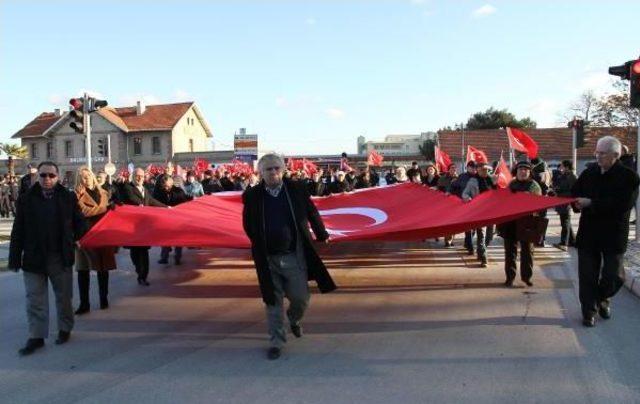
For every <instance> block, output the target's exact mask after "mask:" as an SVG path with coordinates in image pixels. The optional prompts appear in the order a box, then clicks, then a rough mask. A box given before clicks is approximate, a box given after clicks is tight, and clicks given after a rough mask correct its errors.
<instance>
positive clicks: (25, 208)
mask: <svg viewBox="0 0 640 404" xmlns="http://www.w3.org/2000/svg"><path fill="white" fill-rule="evenodd" d="M58 174H59V172H58V166H57V165H56V164H55V163H52V162H42V163H40V165H39V166H38V182H36V183H35V184H34V185H32V186H31V188H29V189H28V190H27V191H26V192H25V193H24V194H23V195H21V196H20V197H19V198H18V204H17V212H16V219H15V221H14V222H13V229H12V230H11V245H10V247H9V264H8V267H9V268H10V269H11V270H13V271H16V272H17V271H18V270H19V269H20V268H22V270H23V272H24V285H25V290H26V294H27V318H28V321H29V334H30V337H29V340H28V341H27V344H26V346H25V347H24V348H22V349H20V351H19V353H20V354H21V355H29V354H31V353H33V352H34V351H35V350H36V349H38V348H41V347H42V346H44V339H45V338H47V337H48V335H49V296H48V289H49V286H48V282H47V281H49V282H51V286H52V288H53V292H54V293H55V296H56V310H57V315H58V338H57V339H56V344H58V345H59V344H64V343H65V342H67V341H68V340H69V337H70V335H71V329H72V328H73V324H74V321H73V307H72V306H71V299H72V291H73V272H72V267H73V264H74V260H75V246H76V242H77V241H78V240H79V239H80V238H81V237H82V236H83V235H84V233H85V232H86V230H87V224H86V223H85V219H84V216H83V215H82V213H81V212H80V207H79V206H78V199H77V197H76V194H75V193H74V192H70V191H68V190H67V189H65V188H64V187H63V186H62V185H60V183H59V182H58Z"/></svg>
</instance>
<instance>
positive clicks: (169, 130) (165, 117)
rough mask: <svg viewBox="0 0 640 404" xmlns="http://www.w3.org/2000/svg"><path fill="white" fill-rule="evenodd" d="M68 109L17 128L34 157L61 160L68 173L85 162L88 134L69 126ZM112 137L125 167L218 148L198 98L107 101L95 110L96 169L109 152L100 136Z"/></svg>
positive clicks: (115, 156)
mask: <svg viewBox="0 0 640 404" xmlns="http://www.w3.org/2000/svg"><path fill="white" fill-rule="evenodd" d="M70 122H71V118H70V116H69V113H68V112H62V111H61V110H59V109H58V110H56V111H55V112H44V113H42V114H40V115H38V116H37V117H36V118H35V119H33V120H32V121H31V122H29V123H28V124H27V125H26V126H25V127H24V128H22V129H20V130H19V131H18V132H16V133H15V134H14V135H13V136H12V138H13V139H20V141H21V144H22V146H25V147H26V148H27V150H28V151H29V160H30V161H33V162H36V163H37V162H40V161H45V160H51V161H55V162H56V163H58V165H59V166H60V171H61V172H62V173H64V175H65V176H66V177H71V176H73V173H74V172H75V171H76V170H77V169H78V167H80V166H82V165H85V164H86V162H87V158H86V143H85V137H84V136H83V135H81V134H78V133H76V132H75V131H74V130H73V129H71V128H70V127H69V123H70ZM107 136H108V137H109V139H110V149H111V150H110V151H111V161H112V162H113V163H114V164H115V165H116V166H117V167H118V168H124V167H126V166H127V165H128V164H129V163H133V164H134V165H135V166H143V167H146V166H147V165H149V164H163V163H165V162H166V161H168V160H172V159H173V157H174V156H175V155H176V154H177V153H183V154H184V153H189V152H207V151H211V150H212V149H213V147H212V141H211V138H212V137H213V134H212V132H211V129H210V127H209V125H208V124H207V122H206V120H205V119H204V116H203V115H202V113H201V112H200V109H199V108H198V107H197V106H196V104H195V103H194V102H183V103H176V104H162V105H149V106H145V105H144V104H143V103H142V102H138V103H137V105H136V106H134V107H123V108H112V107H105V108H102V109H100V110H98V111H97V112H95V113H92V114H91V143H92V144H91V154H92V163H93V166H94V170H95V171H97V170H99V169H102V167H104V164H105V163H107V162H108V156H105V155H100V154H99V151H98V147H97V146H98V141H99V140H102V141H106V139H107Z"/></svg>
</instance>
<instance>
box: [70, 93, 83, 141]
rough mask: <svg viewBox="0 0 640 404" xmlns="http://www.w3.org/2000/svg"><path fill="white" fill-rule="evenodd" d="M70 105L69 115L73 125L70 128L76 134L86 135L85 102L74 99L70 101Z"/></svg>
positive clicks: (80, 99)
mask: <svg viewBox="0 0 640 404" xmlns="http://www.w3.org/2000/svg"><path fill="white" fill-rule="evenodd" d="M69 105H71V108H73V109H72V110H71V112H69V115H70V116H71V123H70V124H69V126H70V127H71V128H72V129H73V130H74V131H75V132H76V133H84V111H83V110H84V102H83V100H82V98H72V99H70V100H69Z"/></svg>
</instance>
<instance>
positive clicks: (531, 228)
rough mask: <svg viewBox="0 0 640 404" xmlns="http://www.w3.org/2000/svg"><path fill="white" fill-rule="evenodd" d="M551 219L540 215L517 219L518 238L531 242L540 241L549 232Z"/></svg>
mask: <svg viewBox="0 0 640 404" xmlns="http://www.w3.org/2000/svg"><path fill="white" fill-rule="evenodd" d="M548 225H549V219H547V218H546V217H540V216H525V217H523V218H520V219H518V220H516V239H518V240H519V241H526V242H529V243H540V242H541V241H542V238H543V237H544V234H545V233H546V232H547V226H548Z"/></svg>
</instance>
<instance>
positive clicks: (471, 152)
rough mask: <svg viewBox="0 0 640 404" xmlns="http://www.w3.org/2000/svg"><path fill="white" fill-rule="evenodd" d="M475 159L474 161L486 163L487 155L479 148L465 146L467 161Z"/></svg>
mask: <svg viewBox="0 0 640 404" xmlns="http://www.w3.org/2000/svg"><path fill="white" fill-rule="evenodd" d="M469 161H475V162H476V163H488V162H489V160H488V159H487V155H486V154H484V152H483V151H482V150H480V149H476V148H475V147H473V146H467V163H468V162H469Z"/></svg>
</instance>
